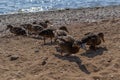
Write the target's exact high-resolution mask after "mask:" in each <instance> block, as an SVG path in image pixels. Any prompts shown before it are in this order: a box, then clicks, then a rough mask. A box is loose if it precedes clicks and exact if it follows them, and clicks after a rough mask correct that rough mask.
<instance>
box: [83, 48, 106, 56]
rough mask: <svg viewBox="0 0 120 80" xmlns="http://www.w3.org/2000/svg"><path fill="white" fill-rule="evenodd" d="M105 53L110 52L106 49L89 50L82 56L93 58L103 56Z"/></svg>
mask: <svg viewBox="0 0 120 80" xmlns="http://www.w3.org/2000/svg"><path fill="white" fill-rule="evenodd" d="M104 51H108V49H107V48H106V47H98V48H97V50H96V51H93V50H88V51H86V52H84V53H82V54H81V56H86V57H88V58H93V57H95V56H98V55H102V54H103V52H104Z"/></svg>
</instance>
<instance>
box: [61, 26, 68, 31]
mask: <svg viewBox="0 0 120 80" xmlns="http://www.w3.org/2000/svg"><path fill="white" fill-rule="evenodd" d="M59 29H60V30H64V31H66V32H68V33H69V31H68V29H67V27H66V26H61V27H60V28H59Z"/></svg>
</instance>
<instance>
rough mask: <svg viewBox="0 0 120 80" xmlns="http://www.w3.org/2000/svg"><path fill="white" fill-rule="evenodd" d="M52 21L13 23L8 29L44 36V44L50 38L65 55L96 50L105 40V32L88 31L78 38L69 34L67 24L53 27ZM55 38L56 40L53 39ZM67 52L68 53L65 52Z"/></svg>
mask: <svg viewBox="0 0 120 80" xmlns="http://www.w3.org/2000/svg"><path fill="white" fill-rule="evenodd" d="M51 25H52V23H51V22H50V21H49V20H45V21H42V22H36V21H34V22H33V23H26V24H21V25H20V27H14V26H13V25H11V24H9V25H7V28H6V30H9V31H10V32H11V33H12V34H15V35H19V36H20V35H21V36H22V35H24V36H30V35H33V34H34V35H37V36H40V37H42V38H43V44H46V39H48V38H50V40H51V44H52V43H54V42H55V43H56V45H57V46H58V47H59V48H60V54H61V55H62V56H63V55H64V56H70V55H71V54H76V53H78V52H79V49H80V48H81V49H84V50H87V48H86V46H88V47H89V50H96V49H97V46H98V45H100V44H101V43H102V42H105V40H104V33H102V32H99V33H93V32H88V33H86V34H84V36H83V37H82V38H81V39H80V40H77V39H75V38H74V37H73V36H72V35H70V34H69V32H70V31H69V30H68V28H67V27H66V26H60V27H59V28H58V29H54V28H51V27H50V26H51ZM52 26H53V25H52ZM53 39H54V40H53ZM63 53H66V54H63Z"/></svg>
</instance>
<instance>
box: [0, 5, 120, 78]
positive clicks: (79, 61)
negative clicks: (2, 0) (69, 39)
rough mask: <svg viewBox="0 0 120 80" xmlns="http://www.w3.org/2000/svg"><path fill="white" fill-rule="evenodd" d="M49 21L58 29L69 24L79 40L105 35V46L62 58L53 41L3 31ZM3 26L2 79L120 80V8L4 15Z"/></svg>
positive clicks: (0, 47) (0, 17)
mask: <svg viewBox="0 0 120 80" xmlns="http://www.w3.org/2000/svg"><path fill="white" fill-rule="evenodd" d="M46 19H47V20H50V21H51V22H52V23H53V27H55V28H57V27H59V26H61V25H66V26H67V28H68V30H69V32H70V33H69V34H70V35H72V36H73V37H75V39H81V38H82V37H83V36H84V34H85V33H87V32H94V33H98V32H103V33H104V34H105V43H102V44H101V45H100V46H99V47H98V49H97V51H87V52H86V51H84V50H82V49H80V51H79V52H78V53H77V54H75V55H72V56H70V57H62V56H61V55H60V53H59V52H57V51H56V48H55V47H56V45H51V44H49V42H50V40H49V39H48V40H47V42H48V44H47V45H43V40H39V39H34V38H30V37H22V36H14V35H13V34H11V33H10V32H9V31H8V32H2V30H4V29H5V28H6V24H12V25H14V26H17V27H19V25H20V24H23V23H31V22H33V21H38V22H39V21H42V20H46ZM0 26H1V28H0V36H1V37H0V80H120V64H119V63H120V6H114V7H112V6H110V7H101V8H100V7H97V8H86V9H67V10H58V11H46V12H37V13H24V14H21V13H20V14H10V15H0ZM12 57H17V59H16V60H11V58H12ZM44 62H45V63H44Z"/></svg>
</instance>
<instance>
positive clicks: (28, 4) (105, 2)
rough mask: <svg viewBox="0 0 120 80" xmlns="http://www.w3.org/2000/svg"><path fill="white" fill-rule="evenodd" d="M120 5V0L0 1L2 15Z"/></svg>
mask: <svg viewBox="0 0 120 80" xmlns="http://www.w3.org/2000/svg"><path fill="white" fill-rule="evenodd" d="M109 5H120V0H0V14H10V13H17V12H38V11H46V10H55V9H64V8H81V7H96V6H109Z"/></svg>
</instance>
